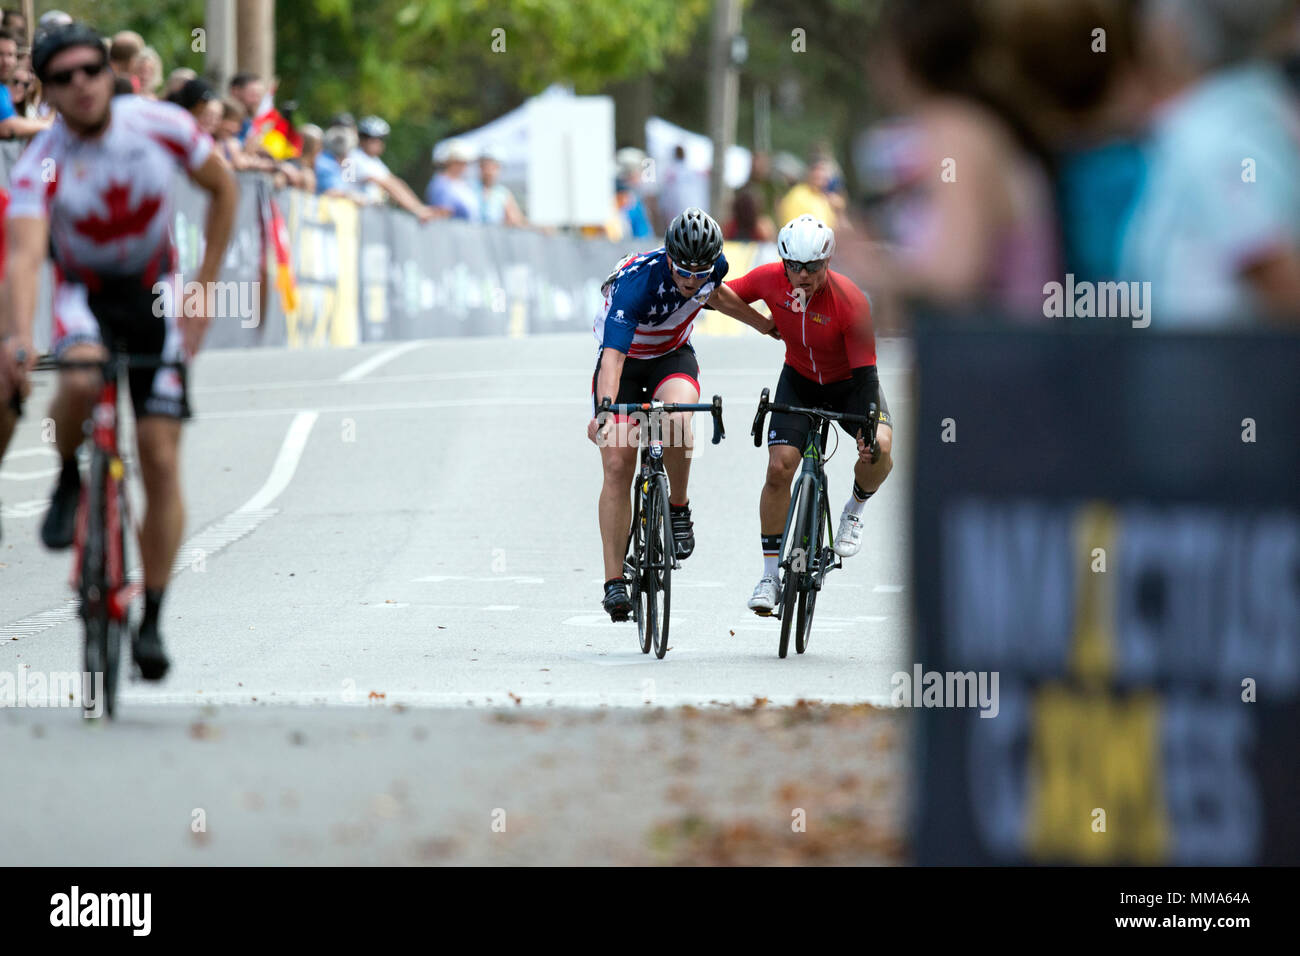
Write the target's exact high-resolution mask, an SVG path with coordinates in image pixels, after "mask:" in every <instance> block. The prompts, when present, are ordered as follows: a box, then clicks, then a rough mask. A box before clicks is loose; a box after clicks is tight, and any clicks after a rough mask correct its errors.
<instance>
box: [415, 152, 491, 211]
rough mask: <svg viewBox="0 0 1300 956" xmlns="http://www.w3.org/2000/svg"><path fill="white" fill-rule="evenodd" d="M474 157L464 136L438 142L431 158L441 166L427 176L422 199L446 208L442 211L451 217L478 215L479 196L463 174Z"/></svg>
mask: <svg viewBox="0 0 1300 956" xmlns="http://www.w3.org/2000/svg"><path fill="white" fill-rule="evenodd" d="M473 160H474V150H473V148H472V147H471V146H470V145H469V144H468V143H466V142H465V141H464V140H461V139H449V140H447V141H446V142H444V143H440V144H439V147H438V148H437V149H435V150H434V152H433V162H434V165H435V166H437V165H438V164H439V163H441V164H442V170H441V171H440V172H437V173H434V176H433V178H432V179H430V180H429V185H428V186H427V187H426V188H425V191H424V199H425V202H427V203H428V204H429V205H430V206H432V207H434V208H435V209H439V210H445V211H444V212H443V213H442V214H443V215H445V216H450V217H451V218H453V219H477V218H478V196H477V195H475V192H474V187H473V186H472V185H471V184H470V182H469V181H468V179H467V178H466V176H465V172H466V170H468V169H469V164H470V163H471V162H472V161H473Z"/></svg>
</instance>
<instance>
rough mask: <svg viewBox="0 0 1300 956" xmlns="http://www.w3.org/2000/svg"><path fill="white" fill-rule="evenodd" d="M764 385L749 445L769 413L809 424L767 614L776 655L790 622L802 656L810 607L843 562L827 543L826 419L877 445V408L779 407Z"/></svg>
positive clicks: (758, 441) (759, 439)
mask: <svg viewBox="0 0 1300 956" xmlns="http://www.w3.org/2000/svg"><path fill="white" fill-rule="evenodd" d="M768 394H769V393H768V390H767V389H763V393H762V395H760V396H759V399H758V414H756V415H755V416H754V427H753V430H752V434H753V437H754V446H755V447H757V448H761V447H762V445H763V420H764V419H765V418H766V417H767V413H768V412H783V413H787V414H791V415H805V416H807V417H808V419H809V421H810V423H811V425H812V428H810V429H809V431H808V441H807V443H806V444H805V446H804V450H803V466H802V467H801V468H800V470H799V475H798V477H797V478H795V484H794V492H793V493H792V494H791V496H790V510H789V512H787V514H786V518H785V530H784V531H783V532H782V533H781V560H780V565H779V566H780V569H781V581H780V587H779V588H778V590H777V606H776V608H775V609H774V610H773V612H772V616H775V617H777V618H779V619H780V621H781V641H780V644H779V645H778V647H777V654H778V656H780V657H785V656H786V653H787V651H788V650H789V648H790V631H791V626H792V625H794V628H793V629H794V647H795V651H796V652H798V653H800V654H802V653H803V652H804V651H806V650H807V649H808V643H809V640H810V639H811V632H812V620H813V611H814V610H815V609H816V606H817V593H818V592H819V591H821V589H822V584H823V582H824V581H825V580H826V575H827V573H828V572H829V571H831V570H832V569H834V568H841V567H843V566H844V562H843V561H842V560H841V559H840V557H839V555H837V554H836V553H835V549H834V548H833V547H832V546H831V542H832V541H833V540H834V538H835V531H834V526H833V525H832V524H831V509H830V503H829V492H828V489H827V486H826V470H825V468H824V464H825V461H826V439H827V438H828V437H829V432H830V427H831V422H839V423H840V424H841V425H845V426H858V427H860V428H861V429H862V434H863V437H864V439H865V440H866V442H867V444H868V446H869V447H871V448H873V449H874V448H875V447H876V412H877V406H876V403H875V402H872V403H871V404H870V406H868V409H867V415H866V417H865V418H864V417H862V416H861V415H848V414H845V413H843V412H832V411H828V410H826V409H822V408H798V407H796V406H794V405H781V404H777V403H774V402H772V401H770V400H769V399H768Z"/></svg>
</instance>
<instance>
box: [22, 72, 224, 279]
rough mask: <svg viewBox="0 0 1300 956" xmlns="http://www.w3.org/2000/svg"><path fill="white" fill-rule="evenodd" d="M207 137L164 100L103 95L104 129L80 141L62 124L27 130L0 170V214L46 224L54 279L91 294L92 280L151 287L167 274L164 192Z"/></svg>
mask: <svg viewBox="0 0 1300 956" xmlns="http://www.w3.org/2000/svg"><path fill="white" fill-rule="evenodd" d="M212 146H213V144H212V137H210V136H209V135H208V134H207V133H205V132H203V130H201V129H199V127H198V124H197V123H195V121H194V118H193V117H192V116H191V115H190V114H189V113H187V112H186V111H185V110H183V109H181V108H180V107H179V106H176V105H174V104H171V103H162V102H157V101H154V100H146V99H142V98H140V97H138V96H129V95H124V96H116V97H114V98H113V103H112V114H111V118H110V120H109V123H108V127H107V128H106V129H105V130H104V131H103V132H102V133H101V134H100V135H98V136H96V137H94V138H89V139H83V138H82V137H80V136H77V135H76V134H74V133H72V132H71V131H70V130H69V129H68V128H67V126H65V125H64V123H63V121H62V119H56V120H55V121H54V124H53V125H52V126H50V127H49V128H48V129H46V130H44V131H42V132H41V133H39V134H37V136H36V137H35V138H34V139H33V140H32V142H31V143H30V145H28V147H27V149H26V150H24V151H23V154H22V156H21V157H20V158H19V160H18V162H17V163H16V164H15V165H14V168H13V171H12V172H11V174H10V177H9V180H10V186H9V190H10V197H9V209H8V212H7V218H9V219H16V218H27V217H34V218H40V219H45V220H47V221H48V222H49V228H50V242H51V246H52V248H53V250H54V258H55V261H56V262H57V263H58V265H59V268H60V271H61V272H62V274H63V277H64V278H65V279H67V280H69V281H73V282H80V283H83V284H85V285H87V286H88V287H89V288H91V289H95V288H97V286H98V278H97V277H98V276H100V275H105V276H135V275H138V276H140V277H141V280H142V282H144V283H145V284H146V285H152V283H153V282H154V280H155V279H156V278H158V276H159V275H160V274H161V273H163V272H165V271H166V270H169V269H170V268H171V261H172V236H171V223H172V198H171V193H172V187H173V180H174V179H175V175H176V172H177V171H178V170H179V171H184V172H192V171H194V170H196V169H198V168H199V167H200V166H201V165H203V163H204V162H205V161H206V160H207V158H208V155H209V154H210V153H211V152H212Z"/></svg>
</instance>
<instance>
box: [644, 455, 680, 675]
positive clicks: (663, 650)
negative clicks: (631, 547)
mask: <svg viewBox="0 0 1300 956" xmlns="http://www.w3.org/2000/svg"><path fill="white" fill-rule="evenodd" d="M647 510H648V511H649V513H650V515H651V518H650V521H649V522H648V523H647V524H646V537H647V539H648V544H649V547H648V549H647V550H648V552H649V554H650V574H649V577H650V578H652V579H653V586H654V589H655V590H654V596H653V598H652V603H654V604H655V605H656V607H655V610H654V612H653V617H652V620H653V621H654V622H655V627H654V647H655V656H656V657H658V658H659V659H660V660H663V656H664V655H665V654H667V653H668V615H669V612H670V610H671V607H672V598H673V589H672V581H673V528H672V519H671V518H670V517H669V511H668V478H667V477H666V476H665V475H656V476H655V478H654V479H653V483H652V484H651V486H650V495H649V507H648V508H647Z"/></svg>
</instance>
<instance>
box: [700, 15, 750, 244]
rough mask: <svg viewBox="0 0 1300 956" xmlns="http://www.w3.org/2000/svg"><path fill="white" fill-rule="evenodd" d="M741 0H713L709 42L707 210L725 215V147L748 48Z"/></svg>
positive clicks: (731, 135) (733, 134) (733, 122)
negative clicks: (742, 29)
mask: <svg viewBox="0 0 1300 956" xmlns="http://www.w3.org/2000/svg"><path fill="white" fill-rule="evenodd" d="M740 4H741V0H714V3H713V36H712V38H711V40H710V42H709V138H710V139H711V140H713V175H712V177H711V178H710V180H709V212H710V214H711V215H712V216H713V218H714V219H717V220H719V221H721V220H722V219H724V218H725V217H726V205H727V203H728V202H730V201H731V190H730V189H728V188H727V180H726V176H725V170H726V167H727V150H728V149H730V147H731V146H732V144H733V143H735V141H736V119H737V113H738V107H739V101H740V70H739V67H740V64H742V63H744V61H745V57H746V53H747V48H746V46H745V37H744V35H743V34H742V33H741V32H740Z"/></svg>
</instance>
